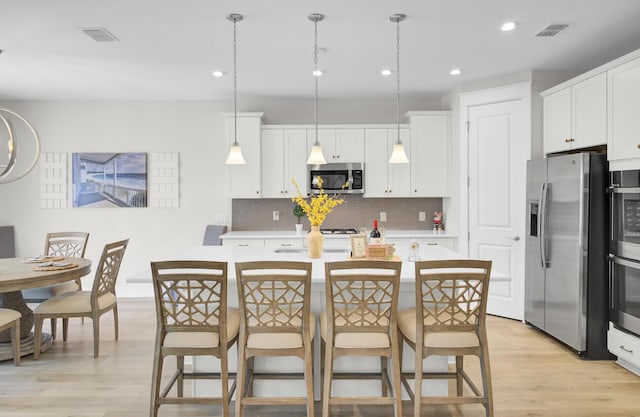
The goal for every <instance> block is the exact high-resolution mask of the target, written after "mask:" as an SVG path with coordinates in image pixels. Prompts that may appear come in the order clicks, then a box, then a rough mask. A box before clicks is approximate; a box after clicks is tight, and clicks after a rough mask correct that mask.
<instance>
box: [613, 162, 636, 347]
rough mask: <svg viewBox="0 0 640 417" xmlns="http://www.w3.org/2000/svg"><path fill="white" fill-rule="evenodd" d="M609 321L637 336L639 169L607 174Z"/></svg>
mask: <svg viewBox="0 0 640 417" xmlns="http://www.w3.org/2000/svg"><path fill="white" fill-rule="evenodd" d="M609 192H610V194H611V197H610V201H611V213H610V214H611V227H610V241H609V252H610V253H611V254H610V255H609V278H610V287H609V291H610V293H611V304H610V311H609V320H611V322H613V324H614V325H615V326H616V327H618V328H620V329H623V330H626V331H629V332H632V333H634V334H636V335H638V336H640V170H630V171H614V172H611V174H610V187H609Z"/></svg>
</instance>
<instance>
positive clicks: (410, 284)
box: [180, 245, 462, 399]
mask: <svg viewBox="0 0 640 417" xmlns="http://www.w3.org/2000/svg"><path fill="white" fill-rule="evenodd" d="M325 250H326V251H325V252H323V254H322V257H321V258H319V259H309V258H308V257H307V253H306V250H304V249H303V248H302V247H299V248H298V247H295V248H284V249H283V248H274V247H267V246H197V247H194V248H191V249H190V250H188V251H186V252H184V253H183V254H182V256H180V259H190V260H211V261H227V262H229V271H228V280H229V285H228V305H229V306H230V307H237V306H238V296H237V287H236V285H235V268H234V262H246V261H264V260H280V261H303V262H311V263H312V265H313V266H312V293H311V311H312V312H313V313H314V314H316V316H317V315H318V314H319V313H320V312H321V311H323V310H325V309H326V300H325V281H324V263H325V262H334V261H343V260H347V259H349V256H350V254H349V250H348V249H347V248H344V249H342V250H338V251H336V248H332V247H328V248H327V247H325ZM396 255H398V256H399V258H400V259H401V260H402V272H401V284H400V294H399V298H398V306H399V308H400V309H403V308H409V307H413V306H414V305H415V280H414V279H415V264H414V263H413V262H410V261H407V257H408V255H409V249H408V247H407V248H403V247H399V248H397V250H396ZM419 256H420V257H421V259H422V260H438V259H460V258H462V256H460V255H459V254H458V253H456V252H453V251H451V250H449V249H447V248H445V247H443V246H441V245H433V246H428V245H427V246H425V245H422V246H420V248H419ZM314 343H315V346H314V350H315V358H314V378H315V382H314V385H315V393H316V399H320V397H319V395H320V383H321V381H320V372H319V370H320V334H319V332H318V331H316V337H315V339H314ZM403 355H404V357H403V363H404V367H403V371H405V372H411V371H412V370H413V364H414V363H415V360H414V354H413V350H411V349H409V348H407V349H405V350H404V354H403ZM236 361H237V357H236V350H235V348H232V349H231V350H230V351H229V372H235V369H236ZM447 362H448V361H447V357H441V356H432V357H430V358H428V359H427V360H425V361H424V369H425V370H429V371H445V370H446V369H447ZM193 365H194V369H196V370H198V371H218V369H219V361H218V360H217V359H215V358H213V357H202V356H201V357H194V363H193ZM255 366H256V370H260V371H268V372H301V371H302V370H303V363H302V361H301V360H300V359H298V358H256V362H255ZM334 366H335V369H336V370H337V371H340V370H347V369H348V370H350V371H356V372H371V371H379V369H380V359H379V358H366V357H362V358H358V357H355V358H354V357H343V358H337V359H336V361H335V365H334ZM219 385H220V384H219V383H218V382H213V381H203V380H196V381H194V391H195V395H198V396H205V395H212V393H215V395H218V394H219V392H220V391H219ZM254 387H255V389H254V392H255V394H256V395H286V396H297V395H299V396H304V395H306V394H305V386H304V383H301V382H300V381H295V380H294V381H277V382H272V381H267V380H264V381H262V380H257V381H256V382H255V385H254ZM446 390H447V382H446V381H438V380H436V381H425V383H424V384H423V392H425V393H429V394H431V395H446V392H447V391H446ZM333 391H334V392H338V393H340V395H345V396H350V395H380V383H378V382H372V381H350V380H347V381H340V380H336V381H335V382H334V384H333ZM405 396H406V394H405Z"/></svg>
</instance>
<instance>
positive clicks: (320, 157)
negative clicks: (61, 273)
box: [307, 13, 327, 165]
mask: <svg viewBox="0 0 640 417" xmlns="http://www.w3.org/2000/svg"><path fill="white" fill-rule="evenodd" d="M322 19H324V15H323V14H320V13H312V14H310V15H309V20H311V21H312V22H313V79H314V82H315V94H314V97H315V99H314V109H315V112H314V113H315V131H316V138H315V139H316V140H315V141H314V142H313V146H312V147H311V152H310V153H309V159H307V164H308V165H323V164H326V163H327V160H326V159H324V154H323V153H322V147H321V146H320V140H319V138H318V78H319V77H320V76H321V75H322V71H320V69H319V68H318V22H320V21H321V20H322Z"/></svg>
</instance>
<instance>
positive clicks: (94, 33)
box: [79, 27, 118, 42]
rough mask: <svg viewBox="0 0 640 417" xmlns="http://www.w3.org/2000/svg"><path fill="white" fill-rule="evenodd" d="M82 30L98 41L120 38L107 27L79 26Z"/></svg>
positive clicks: (110, 40)
mask: <svg viewBox="0 0 640 417" xmlns="http://www.w3.org/2000/svg"><path fill="white" fill-rule="evenodd" d="M79 29H80V30H81V31H83V32H84V33H85V35H87V36H89V37H90V38H91V39H93V40H94V41H96V42H115V41H117V40H118V38H116V37H115V36H113V35H112V34H111V33H109V31H108V30H107V29H105V28H100V27H98V28H79Z"/></svg>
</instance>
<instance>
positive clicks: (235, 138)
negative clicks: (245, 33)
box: [233, 19, 238, 146]
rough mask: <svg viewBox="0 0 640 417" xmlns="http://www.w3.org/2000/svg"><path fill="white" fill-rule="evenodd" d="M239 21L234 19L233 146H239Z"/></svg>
mask: <svg viewBox="0 0 640 417" xmlns="http://www.w3.org/2000/svg"><path fill="white" fill-rule="evenodd" d="M237 23H238V21H237V19H233V145H234V146H237V145H238V65H237V58H236V55H237V48H238V45H237V42H236V25H237Z"/></svg>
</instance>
